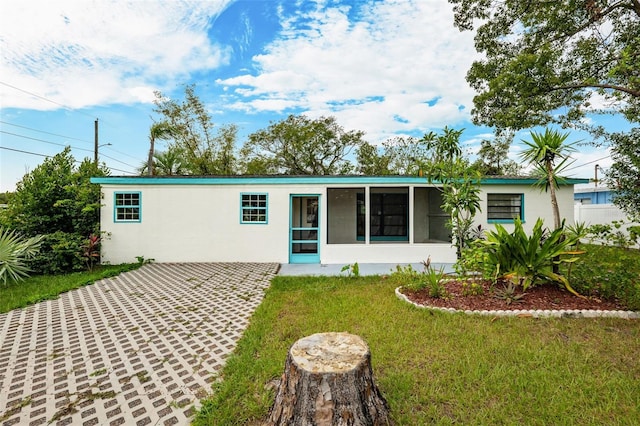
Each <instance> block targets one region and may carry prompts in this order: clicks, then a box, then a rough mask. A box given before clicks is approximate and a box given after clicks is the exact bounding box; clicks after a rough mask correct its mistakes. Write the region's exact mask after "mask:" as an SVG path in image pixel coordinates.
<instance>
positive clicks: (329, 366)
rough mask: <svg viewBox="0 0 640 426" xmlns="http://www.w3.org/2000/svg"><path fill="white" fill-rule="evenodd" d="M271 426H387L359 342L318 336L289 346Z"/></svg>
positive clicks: (366, 355) (366, 351) (342, 336)
mask: <svg viewBox="0 0 640 426" xmlns="http://www.w3.org/2000/svg"><path fill="white" fill-rule="evenodd" d="M267 424H268V425H290V426H294V425H296V426H297V425H300V426H302V425H318V426H320V425H350V426H360V425H376V426H377V425H389V424H391V420H390V418H389V407H388V405H387V401H386V400H385V399H384V397H383V396H382V394H381V393H380V391H379V390H378V387H377V386H376V385H375V383H374V380H373V371H372V369H371V352H370V351H369V347H368V346H367V344H366V343H365V342H364V340H362V338H360V337H359V336H355V335H353V334H348V333H318V334H313V335H311V336H307V337H303V338H302V339H300V340H298V341H297V342H295V343H294V344H293V346H291V349H289V354H288V355H287V361H286V363H285V367H284V374H283V375H282V379H281V380H280V384H279V386H278V390H277V393H276V399H275V402H274V404H273V406H272V407H271V411H270V412H269V420H268V421H267Z"/></svg>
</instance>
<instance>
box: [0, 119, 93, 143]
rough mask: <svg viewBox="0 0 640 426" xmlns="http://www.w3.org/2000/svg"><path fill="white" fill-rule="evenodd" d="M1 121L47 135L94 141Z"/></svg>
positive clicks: (0, 121) (4, 122)
mask: <svg viewBox="0 0 640 426" xmlns="http://www.w3.org/2000/svg"><path fill="white" fill-rule="evenodd" d="M0 123H2V124H8V125H9V126H15V127H20V128H22V129H27V130H32V131H34V132H38V133H44V134H46V135H52V136H59V137H61V138H65V139H72V140H76V141H80V142H86V143H93V142H91V141H88V140H86V139H78V138H74V137H71V136H66V135H59V134H57V133H51V132H45V131H44V130H38V129H34V128H33V127H27V126H21V125H19V124H13V123H8V122H6V121H2V120H0Z"/></svg>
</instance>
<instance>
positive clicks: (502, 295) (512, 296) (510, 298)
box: [493, 281, 527, 305]
mask: <svg viewBox="0 0 640 426" xmlns="http://www.w3.org/2000/svg"><path fill="white" fill-rule="evenodd" d="M526 295H527V293H524V292H522V293H518V292H517V287H516V285H515V284H514V283H513V281H507V283H506V284H505V285H504V287H502V288H498V289H495V290H494V292H493V296H494V297H495V298H496V299H500V300H504V301H505V303H506V304H507V305H510V304H512V303H518V302H522V301H523V300H522V299H523V298H524V296H526Z"/></svg>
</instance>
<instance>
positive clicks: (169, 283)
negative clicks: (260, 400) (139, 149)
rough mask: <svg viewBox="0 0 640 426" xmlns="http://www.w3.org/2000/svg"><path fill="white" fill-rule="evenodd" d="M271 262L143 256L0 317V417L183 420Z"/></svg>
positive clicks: (270, 271) (243, 320)
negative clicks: (115, 272) (131, 267)
mask: <svg viewBox="0 0 640 426" xmlns="http://www.w3.org/2000/svg"><path fill="white" fill-rule="evenodd" d="M277 268H278V265H277V264H259V263H258V264H249V263H242V264H240V263H202V264H151V265H145V266H144V267H142V268H140V269H138V270H136V271H132V272H128V273H125V274H122V275H120V276H118V277H115V278H110V279H105V280H102V281H99V282H97V283H95V284H94V285H91V286H87V287H83V288H81V289H78V290H74V291H71V292H68V293H65V294H63V295H61V296H60V298H59V299H57V300H51V301H46V302H41V303H38V304H36V305H33V306H30V307H28V308H25V309H18V310H14V311H11V312H8V313H5V314H0V424H2V425H13V424H20V425H43V424H47V423H51V424H57V425H65V424H73V425H120V424H127V425H129V424H133V425H148V424H154V425H155V424H161V425H170V424H187V423H189V418H190V417H191V416H192V415H193V413H194V407H197V401H198V399H199V398H202V397H203V396H205V395H206V394H207V393H208V392H209V390H210V386H211V382H213V381H214V380H215V379H216V376H217V374H218V372H219V371H220V369H221V367H222V365H223V363H224V359H225V357H226V356H227V355H228V354H229V353H230V352H231V351H232V350H233V348H234V347H235V344H236V341H237V340H238V338H239V337H240V335H241V334H242V332H243V331H244V329H245V327H246V326H247V322H248V318H249V316H250V315H251V314H252V313H253V310H254V309H255V308H256V307H257V306H258V305H259V304H260V302H261V300H262V296H263V290H264V289H265V288H266V287H267V286H268V285H269V281H270V280H271V278H272V277H273V276H274V275H275V273H276V271H277Z"/></svg>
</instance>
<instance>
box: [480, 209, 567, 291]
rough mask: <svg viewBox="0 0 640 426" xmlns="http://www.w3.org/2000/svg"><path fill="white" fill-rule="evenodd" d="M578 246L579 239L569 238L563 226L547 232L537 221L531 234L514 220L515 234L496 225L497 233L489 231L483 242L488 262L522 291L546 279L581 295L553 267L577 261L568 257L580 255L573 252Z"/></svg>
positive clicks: (540, 221)
mask: <svg viewBox="0 0 640 426" xmlns="http://www.w3.org/2000/svg"><path fill="white" fill-rule="evenodd" d="M575 243H576V238H575V237H574V236H571V235H567V234H566V233H565V231H564V229H563V228H562V227H561V228H558V229H555V230H553V231H552V232H550V233H545V230H544V229H543V221H542V219H538V220H537V221H536V224H535V225H534V227H533V230H532V233H531V235H527V233H526V232H525V231H524V228H523V226H522V222H521V221H520V220H516V221H515V228H514V231H513V232H512V233H509V232H507V230H506V229H505V228H504V227H503V226H502V225H499V224H497V225H496V229H495V231H491V232H488V233H487V239H486V241H482V242H481V244H484V245H485V247H486V248H487V253H488V261H489V262H491V264H493V265H495V266H496V267H498V266H499V268H500V271H503V275H502V277H503V278H506V279H509V280H510V281H513V282H516V283H518V284H521V285H522V288H523V291H526V290H527V289H528V288H529V287H531V286H532V285H535V284H536V282H537V281H538V280H547V281H553V282H556V283H559V284H562V285H563V286H564V287H565V288H566V289H567V290H568V291H570V292H571V293H573V294H575V295H576V296H579V294H578V293H577V292H576V291H575V290H574V289H573V288H572V287H571V285H570V284H569V281H568V280H567V279H566V277H564V276H563V275H561V274H558V273H555V272H553V265H554V264H560V263H571V262H574V261H576V260H577V259H578V258H577V257H575V256H567V255H574V254H578V252H575V251H571V250H570V248H571V247H572V246H574V245H575ZM562 255H564V257H563V256H562Z"/></svg>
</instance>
